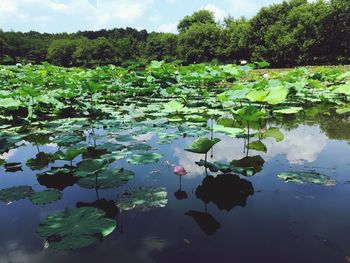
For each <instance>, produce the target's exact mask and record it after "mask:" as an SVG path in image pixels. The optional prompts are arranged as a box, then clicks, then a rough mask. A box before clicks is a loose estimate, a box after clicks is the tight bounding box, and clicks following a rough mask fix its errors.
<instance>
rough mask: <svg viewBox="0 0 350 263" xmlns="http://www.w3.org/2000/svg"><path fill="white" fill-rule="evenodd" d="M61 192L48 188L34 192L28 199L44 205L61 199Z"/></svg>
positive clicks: (35, 203)
mask: <svg viewBox="0 0 350 263" xmlns="http://www.w3.org/2000/svg"><path fill="white" fill-rule="evenodd" d="M61 197H62V193H61V192H60V191H58V190H55V189H49V190H45V191H42V192H35V193H33V194H32V195H31V196H30V197H29V200H30V201H31V202H32V203H33V204H34V205H45V204H49V203H53V202H55V201H57V200H59V199H61Z"/></svg>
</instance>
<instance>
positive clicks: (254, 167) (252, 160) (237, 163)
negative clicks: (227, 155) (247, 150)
mask: <svg viewBox="0 0 350 263" xmlns="http://www.w3.org/2000/svg"><path fill="white" fill-rule="evenodd" d="M264 163H265V160H264V159H263V158H262V157H261V156H260V155H256V156H246V157H244V158H242V159H240V160H232V161H231V163H230V165H231V169H232V171H233V172H236V173H239V174H243V175H245V176H253V175H255V174H256V173H258V172H260V171H261V170H262V168H263V166H264Z"/></svg>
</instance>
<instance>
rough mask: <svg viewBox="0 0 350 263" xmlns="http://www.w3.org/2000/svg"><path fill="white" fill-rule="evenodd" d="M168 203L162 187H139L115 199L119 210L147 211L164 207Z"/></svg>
mask: <svg viewBox="0 0 350 263" xmlns="http://www.w3.org/2000/svg"><path fill="white" fill-rule="evenodd" d="M167 203H168V198H167V192H166V189H165V188H163V187H158V188H153V187H140V188H135V189H131V190H129V191H124V192H122V193H121V194H120V195H118V198H117V204H118V207H119V208H120V209H121V210H132V209H138V210H148V209H151V208H159V207H165V206H166V205H167Z"/></svg>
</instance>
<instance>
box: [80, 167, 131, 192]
mask: <svg viewBox="0 0 350 263" xmlns="http://www.w3.org/2000/svg"><path fill="white" fill-rule="evenodd" d="M134 176H135V174H134V172H132V171H128V170H124V169H123V168H122V169H114V170H112V169H108V168H104V169H102V170H101V172H99V173H98V174H97V176H95V175H92V176H91V175H90V176H86V177H83V178H81V179H79V181H78V185H79V186H81V187H83V188H88V189H93V188H96V189H110V188H117V187H119V186H122V185H123V184H126V183H127V182H129V181H130V180H132V179H134Z"/></svg>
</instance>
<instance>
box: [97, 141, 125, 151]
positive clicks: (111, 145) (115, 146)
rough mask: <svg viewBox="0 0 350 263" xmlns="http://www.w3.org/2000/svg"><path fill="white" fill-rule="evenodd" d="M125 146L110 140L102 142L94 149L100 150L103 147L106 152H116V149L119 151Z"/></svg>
mask: <svg viewBox="0 0 350 263" xmlns="http://www.w3.org/2000/svg"><path fill="white" fill-rule="evenodd" d="M125 148H126V146H125V145H122V144H119V143H111V142H106V143H104V144H101V145H98V146H97V147H96V148H95V149H96V150H102V149H105V150H107V151H108V152H116V151H121V150H123V149H125Z"/></svg>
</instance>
